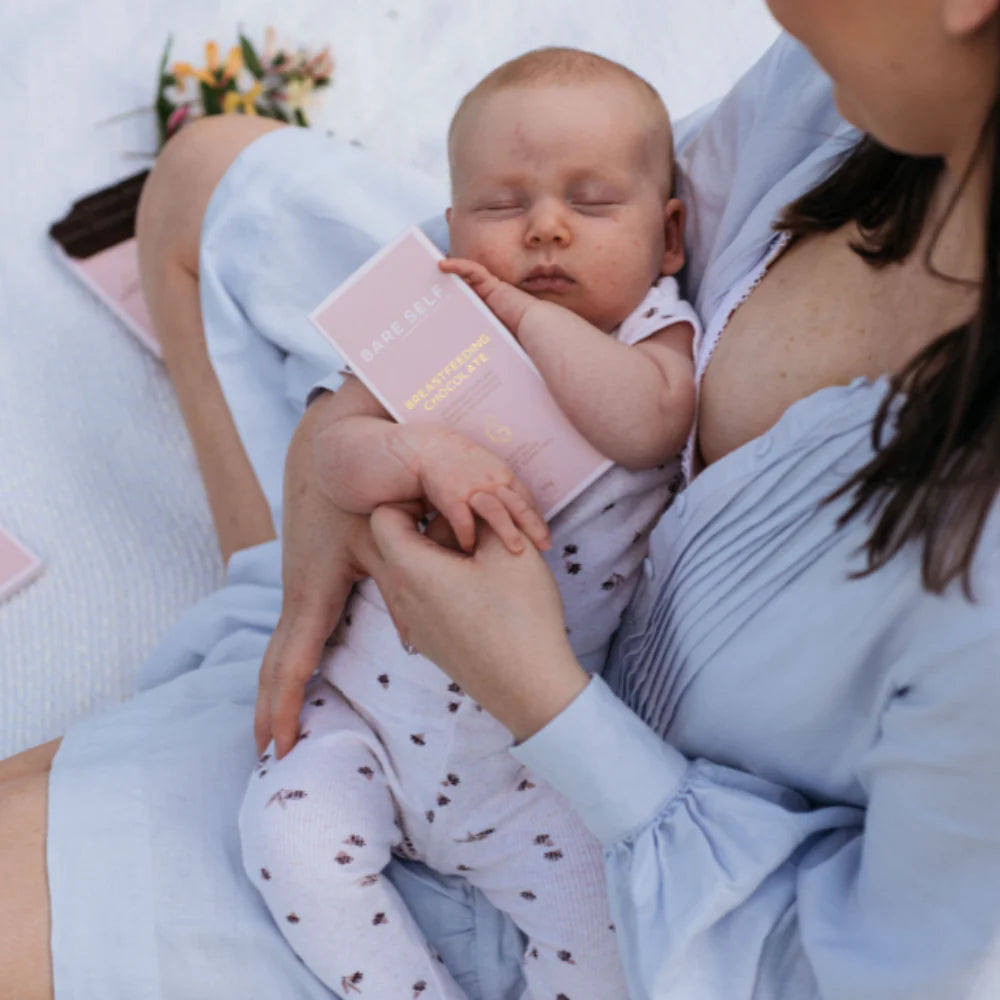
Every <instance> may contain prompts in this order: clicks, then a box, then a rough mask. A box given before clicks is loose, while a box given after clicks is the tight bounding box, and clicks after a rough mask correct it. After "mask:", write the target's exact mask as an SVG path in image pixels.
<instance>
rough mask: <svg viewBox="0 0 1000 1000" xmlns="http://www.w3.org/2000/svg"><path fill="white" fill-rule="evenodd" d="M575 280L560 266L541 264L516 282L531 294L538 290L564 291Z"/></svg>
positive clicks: (536, 292) (538, 291)
mask: <svg viewBox="0 0 1000 1000" xmlns="http://www.w3.org/2000/svg"><path fill="white" fill-rule="evenodd" d="M575 284H576V282H575V281H574V280H573V279H572V278H571V277H570V276H569V275H568V274H567V273H566V272H565V271H564V270H563V269H562V268H561V267H555V266H552V265H545V264H543V265H541V266H540V267H536V268H533V269H532V270H530V271H529V272H528V273H527V274H526V275H525V276H524V277H523V278H522V279H521V281H519V282H518V286H517V287H518V288H520V289H522V290H524V291H525V292H528V293H529V294H532V295H537V294H538V293H540V292H566V291H569V289H570V288H572V287H573V285H575Z"/></svg>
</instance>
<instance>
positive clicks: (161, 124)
mask: <svg viewBox="0 0 1000 1000" xmlns="http://www.w3.org/2000/svg"><path fill="white" fill-rule="evenodd" d="M173 43H174V36H173V35H167V44H166V45H164V47H163V55H161V56H160V70H159V73H158V74H157V79H158V80H159V86H158V87H157V88H156V102H155V103H156V124H157V130H158V131H159V133H160V144H159V146H158V147H157V150H160V149H162V148H163V144H164V143H165V142H166V141H167V119H168V118H169V117H170V112H171V111H173V109H174V106H173V105H172V104H171V103H170V102H169V101H168V100H167V99H166V97H164V91H165V90H166V89H167V87H170V86H173V76H172V75H171V74H169V73H167V72H166V68H167V60H168V59H169V58H170V47H171V45H173ZM168 77H169V80H170V82H168Z"/></svg>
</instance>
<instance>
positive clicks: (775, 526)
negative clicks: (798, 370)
mask: <svg viewBox="0 0 1000 1000" xmlns="http://www.w3.org/2000/svg"><path fill="white" fill-rule="evenodd" d="M678 131H679V148H680V154H681V160H682V167H683V169H684V171H685V183H684V185H683V190H682V194H683V196H684V197H685V200H686V201H687V203H688V207H689V211H690V212H691V216H692V218H691V228H690V231H689V241H690V248H689V249H690V256H691V260H690V265H689V269H688V280H689V282H690V286H689V295H690V293H691V291H692V290H696V292H697V296H696V301H697V304H698V306H699V309H700V311H701V313H702V316H703V318H707V319H709V320H710V322H709V324H708V326H709V328H710V329H711V328H712V327H713V326H715V327H718V325H719V322H718V320H717V321H716V322H715V323H713V322H712V321H711V318H712V317H713V316H716V317H717V315H721V313H720V310H726V309H728V308H729V307H730V305H731V299H732V296H733V295H734V293H738V292H739V290H740V289H741V288H744V289H745V286H746V284H747V281H748V280H749V276H751V275H752V274H753V272H754V270H755V269H756V268H758V267H759V265H760V262H761V260H762V259H763V258H764V256H765V254H766V253H767V249H768V247H769V246H770V244H771V242H772V239H773V232H772V231H771V223H772V221H773V219H774V218H775V217H776V215H777V213H778V212H779V210H780V209H781V207H783V205H784V204H786V203H787V202H789V201H790V200H792V199H793V198H794V197H795V196H796V195H798V194H800V193H801V192H803V191H804V190H807V189H808V188H809V187H810V186H811V185H812V184H814V183H815V182H816V181H817V180H819V179H820V178H821V177H822V176H824V175H825V174H826V173H828V172H829V170H830V169H831V167H832V166H833V165H834V164H835V163H836V162H837V160H838V159H839V158H840V157H841V156H842V155H843V153H844V151H845V150H846V149H847V148H848V147H849V145H850V144H851V142H852V141H853V140H854V138H856V136H855V135H854V133H852V131H851V130H850V129H849V128H848V127H847V126H845V125H844V124H843V123H842V122H841V121H840V120H839V119H838V118H837V116H836V114H835V112H834V111H833V108H832V103H831V99H830V93H829V88H828V86H827V84H826V82H825V80H824V79H823V77H822V74H821V73H820V72H819V70H818V69H817V68H816V66H815V65H814V64H813V63H812V61H811V60H810V59H809V57H808V56H807V55H806V54H805V53H804V51H803V50H802V49H801V48H800V47H799V46H798V45H796V44H795V43H793V42H791V41H790V40H788V39H782V40H780V41H779V42H778V43H777V45H776V46H775V47H774V48H773V49H772V50H771V51H770V52H769V53H768V54H767V55H766V56H765V57H764V58H763V59H762V60H761V62H760V63H759V64H758V65H757V67H755V68H754V69H753V70H752V71H751V72H750V74H749V75H748V76H747V77H746V78H745V79H744V81H743V82H742V83H741V84H740V85H739V86H738V87H737V88H736V89H735V90H734V92H733V93H732V94H731V95H730V96H729V97H728V98H726V99H725V100H724V101H723V102H722V103H721V104H720V105H719V106H717V107H715V108H713V109H708V110H707V111H705V112H703V113H702V114H700V115H698V116H696V117H695V119H693V120H691V121H689V122H687V123H685V124H683V125H682V127H681V128H680V129H679V130H678ZM443 204H444V201H443V198H441V196H440V194H439V193H438V192H435V191H433V190H431V189H430V188H429V187H428V186H427V185H426V184H425V183H421V182H418V181H417V180H416V179H415V178H412V177H403V176H402V175H401V174H400V173H399V172H398V171H394V170H388V169H386V168H383V167H381V166H380V165H378V164H373V163H371V161H370V160H368V159H366V158H365V157H364V156H363V155H362V154H360V153H358V152H357V151H354V150H351V149H349V148H346V147H343V146H340V145H337V144H334V143H331V142H329V141H328V140H325V139H323V138H321V137H319V136H316V135H312V134H309V133H306V132H303V131H300V130H288V131H287V132H281V133H273V134H271V135H269V136H266V137H264V138H263V139H261V140H259V141H258V142H257V143H255V144H254V145H253V146H251V147H250V148H249V149H248V150H247V151H245V152H244V153H243V154H242V155H241V156H240V158H239V159H238V160H237V161H236V163H235V164H234V166H233V167H232V168H231V169H230V171H229V173H228V174H227V176H226V177H225V178H224V179H223V181H222V183H221V184H220V186H219V188H218V190H217V191H216V193H215V195H214V197H213V200H212V204H211V206H210V208H209V213H208V217H207V218H206V222H205V228H204V233H203V236H204V242H203V250H202V304H203V309H204V313H205V319H206V326H207V328H208V331H209V336H210V343H211V349H212V352H213V357H214V359H215V362H216V365H217V369H218V371H219V374H220V379H221V381H222V384H223V387H224V389H225V391H226V394H227V398H228V400H229V402H230V405H231V407H232V409H233V411H234V414H235V417H236V420H237V424H238V426H239V428H240V430H241V434H242V435H243V439H244V441H245V442H246V445H247V449H248V453H249V454H250V457H251V460H252V461H253V463H254V467H255V469H256V470H257V473H258V476H259V478H260V479H261V482H262V485H263V486H264V489H265V492H266V493H267V495H268V497H269V500H270V502H271V504H272V508H273V509H274V510H275V513H276V515H280V510H279V508H280V480H281V464H282V459H283V454H284V450H285V447H286V446H287V442H288V439H289V437H290V435H291V431H292V428H293V427H294V425H295V422H296V420H297V419H298V416H299V415H300V413H301V410H302V405H303V404H302V401H303V400H304V398H305V396H306V394H307V392H308V389H309V387H310V386H311V385H312V384H314V383H316V382H318V381H323V380H324V377H325V375H326V373H328V372H329V371H330V370H333V369H335V368H336V366H337V359H335V358H332V357H331V356H330V355H329V354H328V353H326V351H325V348H323V346H322V344H321V342H320V341H319V339H318V337H317V335H316V334H315V333H314V332H313V331H312V329H311V328H310V327H309V325H308V323H307V322H306V320H305V316H306V314H307V312H308V311H309V310H310V309H311V308H312V307H313V306H314V305H315V304H316V303H317V302H318V301H319V300H320V299H321V298H322V297H323V295H324V294H325V293H326V292H327V291H328V290H329V288H331V287H333V286H334V285H335V284H336V283H337V282H338V281H339V280H340V278H342V277H343V276H345V275H346V274H347V273H349V272H350V271H351V270H353V268H354V267H355V266H357V264H359V263H360V262H361V260H363V259H364V258H365V257H366V256H368V255H369V254H370V253H371V252H372V251H373V250H374V249H375V247H376V246H377V245H378V243H379V242H381V241H384V240H386V239H388V238H390V237H391V236H393V235H395V233H396V231H397V230H399V229H401V228H402V227H403V226H404V225H406V224H408V223H409V222H411V221H412V219H414V218H418V217H422V216H427V215H429V214H430V213H431V212H432V211H435V210H438V209H439V208H440V206H441V205H443ZM441 233H442V230H441V228H440V227H439V228H438V229H437V230H436V231H435V234H436V235H437V236H438V238H439V239H440V238H441ZM888 322H891V317H887V323H888ZM703 349H704V348H703ZM885 389H886V382H885V381H884V380H880V381H876V382H867V381H864V380H860V381H858V382H856V383H853V384H851V385H850V386H833V387H830V388H827V389H823V390H821V391H820V392H818V393H816V394H814V395H812V396H809V397H807V398H806V399H803V400H801V401H799V402H798V403H796V404H794V405H793V406H792V407H790V408H789V410H788V411H787V412H786V413H785V415H784V416H783V417H782V419H781V420H780V421H779V422H778V424H777V425H775V426H774V427H773V428H772V429H771V430H770V431H768V432H767V433H766V434H765V435H763V436H762V437H760V438H758V439H756V440H754V441H751V442H749V443H748V444H746V445H744V446H743V447H742V448H740V449H738V450H737V451H735V452H733V453H732V454H730V455H728V456H727V457H726V458H724V459H722V460H721V461H719V462H717V463H715V464H714V465H713V466H711V467H709V468H708V469H707V470H705V471H704V472H703V473H702V474H701V475H700V476H698V477H697V478H696V479H695V480H694V482H693V483H692V484H691V485H690V486H689V487H688V488H687V490H686V491H685V492H684V493H682V494H681V495H680V496H679V498H678V500H677V501H676V502H675V504H674V505H673V507H672V508H671V509H670V510H669V511H668V513H667V514H666V515H665V516H664V518H663V519H662V521H661V522H660V524H659V525H658V527H657V529H656V530H655V531H654V532H653V536H652V541H651V553H650V561H649V564H648V568H647V572H646V574H645V578H644V582H643V584H642V585H641V587H640V589H639V591H638V593H637V595H636V597H635V599H634V600H633V602H632V604H631V607H630V611H629V613H628V615H627V617H626V620H625V622H624V624H623V627H622V629H621V630H620V632H619V636H618V640H617V643H616V646H615V648H614V650H613V652H612V655H611V658H610V660H609V663H608V667H607V669H606V671H605V674H604V680H600V679H595V680H594V681H592V682H591V684H590V686H589V687H588V688H587V689H586V690H585V691H584V693H583V694H581V695H580V696H579V697H578V698H577V700H576V701H574V702H573V704H572V705H571V706H569V708H567V709H566V711H565V712H563V713H562V714H561V715H560V716H559V717H558V718H556V719H555V720H554V721H553V722H552V723H550V725H549V726H547V727H546V728H545V729H544V730H542V731H541V732H540V733H538V734H536V736H534V737H533V738H532V739H531V740H529V741H527V742H526V743H525V744H522V745H521V747H519V748H518V750H517V751H516V752H517V754H518V756H519V757H520V758H521V759H522V760H523V761H524V762H525V763H527V764H528V765H529V766H531V767H532V768H534V769H535V770H536V771H537V772H538V773H539V774H541V775H543V776H544V777H545V778H546V779H547V780H549V781H550V782H552V783H553V784H554V785H555V786H556V787H557V788H558V789H560V790H561V791H562V792H563V794H564V795H565V796H566V797H567V798H568V799H569V800H570V801H571V802H572V803H573V805H574V806H575V807H576V808H577V809H578V810H579V812H580V814H581V815H582V816H583V818H584V819H585V821H586V822H587V823H588V824H589V825H590V827H591V829H592V830H593V831H594V833H595V834H596V835H597V836H598V837H599V838H600V839H601V841H602V842H603V843H604V845H605V848H606V858H607V874H608V885H609V891H610V894H611V902H612V907H613V911H614V914H615V921H616V926H617V929H618V933H619V935H620V938H621V946H622V950H623V956H624V960H625V965H626V969H627V974H628V977H629V983H630V995H631V996H632V997H633V998H636V1000H640V998H646V997H655V998H657V1000H666V998H674V997H678V998H684V1000H688V998H691V1000H701V998H704V1000H749V998H754V1000H761V998H781V1000H812V998H820V997H822V998H827V1000H864V998H871V1000H876V998H877V1000H890V998H891V1000H903V998H905V1000H923V998H926V1000H932V998H933V1000H964V998H972V997H975V998H978V997H983V998H986V997H995V996H1000V969H998V942H1000V794H998V792H997V788H996V780H997V778H996V776H997V774H998V769H1000V725H998V724H997V721H996V720H997V718H998V716H1000V614H998V611H1000V553H998V542H1000V527H998V525H997V518H996V517H994V518H992V519H991V521H990V523H989V524H988V526H987V530H986V534H985V536H984V539H983V543H982V546H981V555H980V557H979V560H978V562H977V565H976V572H975V575H974V586H975V591H976V597H977V602H976V603H974V604H973V603H969V602H968V601H966V600H965V599H964V598H963V597H962V595H961V594H960V593H959V592H958V591H957V588H954V589H952V590H950V591H949V592H948V593H946V594H945V595H943V596H931V595H928V594H926V593H924V592H923V591H922V590H921V588H920V572H919V553H918V552H917V551H910V552H904V553H903V554H901V555H900V556H898V557H897V558H896V559H894V560H893V561H892V562H891V563H890V564H889V565H888V566H887V567H885V568H884V569H882V570H880V571H879V572H878V573H876V574H874V575H873V576H870V577H865V578H862V579H853V580H852V579H850V573H851V571H852V570H854V569H857V568H858V567H859V566H860V565H861V558H860V556H859V554H858V548H859V546H860V544H861V542H862V541H863V539H864V537H865V525H864V523H862V522H856V523H853V524H851V525H849V526H848V527H847V528H846V529H844V530H840V531H838V530H837V528H836V519H837V516H838V514H839V512H840V511H841V510H842V509H843V504H838V503H835V504H831V505H828V506H822V505H821V501H822V499H823V498H824V497H825V496H826V495H827V494H828V493H829V492H830V491H831V490H832V489H833V488H834V487H835V486H836V485H837V484H838V483H840V482H842V481H843V480H844V478H846V477H847V476H848V475H849V474H850V472H851V471H852V470H854V469H856V468H857V467H858V466H859V465H860V464H862V463H863V462H864V461H865V460H866V458H867V457H868V456H869V455H870V448H871V445H870V428H871V421H872V417H873V415H874V412H875V410H876V408H877V406H878V404H879V402H880V401H881V399H882V397H883V394H884V392H885ZM279 582H280V553H279V548H278V544H277V543H269V544H267V545H262V546H259V547H257V548H254V549H250V550H247V551H245V552H242V553H239V554H237V555H236V556H235V557H234V558H233V560H232V562H231V565H230V568H229V572H228V575H227V582H226V585H225V586H224V587H223V588H222V589H221V590H220V591H219V592H218V593H216V594H214V595H212V596H211V597H209V598H208V599H206V600H205V601H203V602H201V603H200V604H199V605H198V606H196V607H195V608H194V609H193V610H192V611H191V613H190V614H189V615H188V616H187V617H186V618H185V619H184V620H183V621H182V622H181V623H180V624H179V625H178V626H177V628H176V629H175V630H174V631H173V632H172V633H171V635H170V636H169V637H168V639H167V640H166V641H165V642H164V644H163V645H162V647H161V648H160V649H159V651H158V652H157V654H156V655H154V657H153V658H152V659H151V660H150V662H149V663H147V664H146V665H145V666H144V668H143V671H142V674H141V678H140V688H141V691H140V693H139V694H138V695H137V697H136V698H135V699H134V700H132V701H130V702H129V703H127V704H125V705H123V706H121V707H120V708H118V709H116V710H114V711H111V712H107V713H105V714H103V715H100V716H98V717H96V718H93V719H90V720H87V721H85V722H82V723H80V724H78V725H77V726H75V727H73V728H72V729H71V730H70V732H69V733H68V734H67V736H66V739H65V741H64V743H63V746H62V749H61V750H60V752H59V754H58V755H57V757H56V761H55V765H54V768H53V772H52V783H51V793H50V820H49V846H48V852H49V878H50V884H51V895H52V909H53V938H52V941H53V956H54V969H55V981H56V996H57V1000H71V998H72V1000H119V998H120V1000H147V998H148V1000H182V998H183V1000H187V998H201V997H204V998H213V1000H248V998H249V1000H256V998H283V1000H284V998H319V997H327V996H329V995H330V994H329V993H328V992H327V991H326V990H325V988H324V987H323V986H321V985H320V984H319V983H318V982H317V981H316V980H315V979H314V978H313V977H312V976H311V974H310V973H309V972H308V971H307V970H306V969H305V968H304V966H302V965H301V964H300V963H299V962H298V960H297V959H296V958H295V956H294V955H293V954H292V953H291V952H290V951H289V949H288V948H287V946H286V944H285V942H284V939H283V937H282V936H281V935H280V933H279V932H278V931H277V930H276V929H275V928H274V927H273V925H272V924H271V922H270V917H269V916H268V914H267V911H266V909H265V908H264V907H263V905H262V904H261V902H260V900H259V899H258V897H257V895H256V892H255V890H254V889H253V888H252V887H251V886H250V885H249V884H248V883H247V882H246V881H245V879H244V877H243V874H242V868H241V865H240V861H239V857H238V841H237V835H236V823H235V817H236V812H237V808H238V804H239V801H240V797H241V795H242V791H243V787H244V784H245V781H246V775H247V774H248V773H249V771H250V769H251V767H252V764H253V761H254V757H255V754H254V748H253V742H252V736H251V719H252V706H253V700H254V695H255V689H256V675H257V668H258V666H259V663H260V658H261V656H262V654H263V650H264V648H265V646H266V643H267V639H268V635H269V632H270V630H271V629H272V628H273V626H274V624H275V622H276V620H277V615H278V610H279V607H280V592H279ZM616 695H617V696H618V697H616ZM619 699H620V700H619ZM393 877H394V878H395V880H396V884H397V885H398V886H399V888H400V890H401V891H402V892H403V894H404V896H405V897H406V899H407V901H408V903H409V905H410V906H411V907H412V908H413V910H414V912H415V913H416V915H417V917H418V919H419V920H420V921H421V923H422V924H423V926H424V928H425V930H426V932H427V934H428V937H429V938H430V939H431V940H432V941H433V943H434V944H435V946H436V947H437V948H438V950H439V951H440V952H441V953H442V955H443V956H444V957H445V959H446V961H447V962H448V964H449V966H450V967H451V968H452V970H453V972H454V973H455V975H456V977H457V978H458V979H459V981H460V983H462V985H463V986H464V987H465V989H466V990H467V991H468V993H469V995H470V997H474V998H496V1000H501V998H503V1000H513V998H516V997H518V996H520V991H521V987H520V980H519V973H518V958H519V951H520V946H521V942H520V940H519V938H518V936H517V934H516V932H515V931H514V930H513V929H512V927H511V925H510V924H509V923H508V922H507V921H505V920H504V919H503V918H502V917H500V916H499V915H498V914H496V913H495V911H493V910H491V909H490V907H489V906H488V905H487V904H486V903H485V901H484V900H483V899H482V898H481V897H479V896H478V895H477V894H476V893H475V892H473V891H472V890H470V889H468V888H467V887H465V886H464V885H463V884H462V883H461V882H455V881H448V880H445V879H441V878H439V877H437V876H436V875H434V874H433V873H430V872H427V871H426V870H424V869H421V868H419V867H418V866H406V865H403V864H396V865H394V866H393ZM572 1000H581V998H578V997H574V998H572ZM585 1000H600V998H599V997H597V996H595V997H593V998H585Z"/></svg>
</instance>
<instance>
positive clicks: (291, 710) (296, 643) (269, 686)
mask: <svg viewBox="0 0 1000 1000" xmlns="http://www.w3.org/2000/svg"><path fill="white" fill-rule="evenodd" d="M328 637H329V630H328V629H327V627H326V625H325V624H321V623H319V622H315V621H314V622H309V621H307V620H304V619H299V620H298V621H295V620H292V621H289V622H288V623H287V624H286V623H285V621H279V623H278V627H277V628H276V629H275V631H274V635H272V636H271V641H270V643H268V647H267V651H266V652H265V654H264V660H263V663H262V664H261V668H260V686H259V689H258V693H257V703H256V706H255V707H254V738H255V740H256V742H257V750H258V753H263V751H264V748H265V747H266V746H267V744H268V743H269V742H271V740H274V744H275V752H276V754H277V756H278V757H279V758H280V757H284V755H285V754H286V753H288V751H289V750H291V748H292V747H293V746H295V742H296V740H297V739H298V735H299V713H300V712H301V710H302V702H303V700H304V696H305V689H306V684H308V683H309V679H310V678H311V677H312V675H313V673H314V671H315V669H316V666H317V665H318V663H319V659H320V656H321V655H322V653H323V647H324V645H325V644H326V640H327V638H328Z"/></svg>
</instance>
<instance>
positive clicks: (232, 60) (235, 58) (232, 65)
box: [222, 45, 243, 83]
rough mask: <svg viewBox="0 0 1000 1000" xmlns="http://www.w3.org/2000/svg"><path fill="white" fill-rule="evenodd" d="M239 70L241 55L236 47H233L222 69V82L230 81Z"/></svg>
mask: <svg viewBox="0 0 1000 1000" xmlns="http://www.w3.org/2000/svg"><path fill="white" fill-rule="evenodd" d="M241 69H243V53H242V52H240V47H239V46H238V45H234V46H233V47H232V48H231V49H230V50H229V55H228V56H226V65H225V66H223V67H222V80H223V82H224V83H225V82H227V81H229V80H232V79H233V77H234V76H236V74H237V73H239V71H240V70H241Z"/></svg>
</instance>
